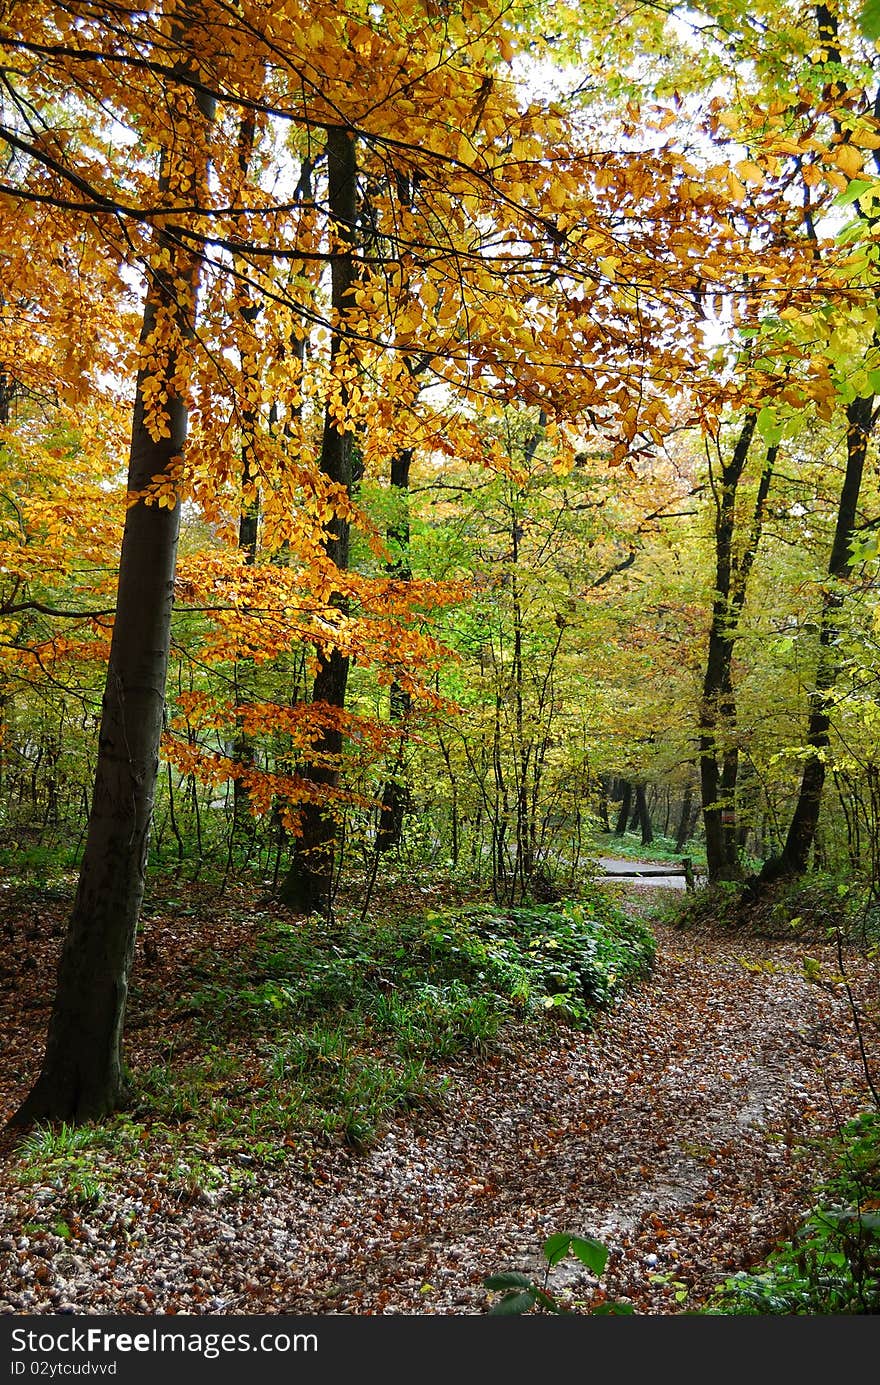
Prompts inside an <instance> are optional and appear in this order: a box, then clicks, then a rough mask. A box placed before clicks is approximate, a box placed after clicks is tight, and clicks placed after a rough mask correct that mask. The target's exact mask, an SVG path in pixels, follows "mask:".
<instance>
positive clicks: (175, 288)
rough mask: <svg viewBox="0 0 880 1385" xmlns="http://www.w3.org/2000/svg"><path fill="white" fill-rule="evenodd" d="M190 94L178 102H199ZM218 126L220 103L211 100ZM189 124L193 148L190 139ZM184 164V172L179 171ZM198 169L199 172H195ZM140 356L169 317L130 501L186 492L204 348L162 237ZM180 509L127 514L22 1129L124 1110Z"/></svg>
mask: <svg viewBox="0 0 880 1385" xmlns="http://www.w3.org/2000/svg"><path fill="white" fill-rule="evenodd" d="M186 91H187V88H185V87H182V88H181V89H180V92H175V95H174V99H175V100H176V101H178V102H180V101H181V100H184V99H189V98H187V97H185V95H181V92H183V93H185V92H186ZM200 105H201V108H202V115H203V116H209V115H210V114H211V111H210V109H209V103H208V102H206V101H201V102H200ZM203 124H204V122H203V121H200V120H199V118H198V116H197V114H196V112H195V108H194V106H193V108H192V112H191V120H190V122H187V121H185V120H184V121H181V127H182V129H181V131H180V133H181V144H180V146H178V149H177V150H176V152H175V154H174V156H172V155H170V154H169V153H167V152H166V154H165V155H164V156H163V168H162V173H161V174H160V180H159V186H160V191H162V192H163V193H164V192H171V193H172V195H176V196H190V197H194V198H195V200H199V198H198V190H199V186H204V179H205V177H206V161H205V158H204V154H203V151H202V149H201V148H200V147H199V146H200V145H201V143H202V140H200V139H199V138H198V136H199V134H200V133H201V134H202V136H203V133H204V132H203V130H202V131H200V129H199V127H200V126H202V125H203ZM187 125H189V126H190V128H191V130H192V134H193V136H194V137H195V138H193V139H184V138H183V133H184V129H185V127H186V126H187ZM178 160H180V161H181V163H182V164H183V166H184V171H183V172H182V173H179V172H178V167H177V166H178ZM187 164H188V168H187ZM155 248H156V252H157V254H156V259H155V262H154V264H153V267H152V269H151V272H150V276H149V286H148V289H147V296H146V301H145V305H144V318H143V325H142V330H141V344H142V345H147V344H148V343H150V341H151V339H152V338H154V336H157V335H158V334H157V333H156V328H157V323H158V322H160V321H161V319H162V318H163V317H164V318H166V319H167V318H170V319H171V320H172V321H173V323H174V328H175V331H176V334H177V336H176V338H172V339H171V341H170V342H169V341H168V337H167V334H166V335H164V336H162V337H160V338H159V340H160V341H162V342H163V343H164V345H163V346H160V347H159V359H158V361H154V362H152V363H150V364H149V365H148V366H145V367H143V368H142V369H141V371H140V373H139V375H138V379H137V386H136V392H135V402H134V412H133V418H132V430H131V446H130V454H129V471H128V490H129V494H133V493H134V494H140V495H143V493H144V492H146V491H147V490H148V489H149V488H150V486H151V484H154V483H155V482H156V481H159V482H160V483H161V482H163V481H165V482H166V483H167V484H168V485H170V486H172V487H174V485H175V472H176V467H177V464H178V463H179V460H180V455H181V452H182V450H183V446H184V442H185V440H186V429H187V405H186V400H185V398H184V397H183V396H181V395H177V394H175V392H174V383H173V382H174V377H175V375H176V373H177V370H178V367H179V364H180V359H181V354H182V350H183V341H184V340H185V339H186V338H189V337H191V336H192V333H193V330H194V326H195V305H196V294H197V288H198V279H199V271H200V265H201V261H200V258H199V257H198V256H197V255H196V254H193V253H191V252H189V251H187V250H184V249H182V248H181V245H180V243H179V242H178V241H176V240H175V239H173V238H172V237H169V236H166V235H164V234H163V233H162V232H160V231H157V232H156V234H155ZM157 376H158V377H159V378H161V380H162V384H163V388H165V389H166V390H167V391H168V402H167V406H166V410H167V412H166V422H167V431H168V432H169V433H170V436H168V437H163V438H160V439H159V440H158V441H157V440H155V439H154V438H153V436H152V435H151V432H150V427H149V422H150V421H151V420H148V418H147V417H146V413H145V398H146V395H145V389H144V386H145V385H146V384H147V382H148V381H150V382H151V383H154V382H155V381H156V379H157ZM179 528H180V503H179V501H175V503H174V504H172V505H171V506H170V507H169V506H160V505H158V504H155V503H153V504H149V505H148V504H146V503H145V502H144V500H143V499H141V500H139V501H138V502H137V503H135V504H133V505H131V506H130V507H129V508H128V510H127V511H126V516H125V525H124V530H123V539H122V551H121V556H120V561H119V579H118V588H117V599H116V618H115V622H114V626H113V636H112V640H111V645H110V657H109V663H108V667H107V679H106V686H105V689H104V698H103V703H102V710H101V726H100V732H99V742H98V744H99V749H98V759H97V765H96V771H95V785H94V791H93V796H92V808H91V813H90V817H89V825H88V832H87V837H86V845H85V850H84V854H83V859H82V864H81V867H80V876H79V885H78V888H77V893H76V899H75V902H74V906H73V913H72V916H71V919H70V923H69V926H68V932H67V937H66V940H65V943H64V948H63V952H62V956H61V961H60V965H59V969H58V982H57V989H56V994H55V1001H54V1006H53V1010H52V1015H51V1019H50V1022H49V1033H48V1039H47V1044H46V1053H45V1057H44V1060H43V1066H42V1070H41V1072H40V1076H39V1077H38V1079H37V1082H36V1085H35V1086H34V1088H33V1090H32V1091H31V1093H30V1095H29V1096H28V1097H27V1098H26V1100H25V1102H24V1103H23V1105H22V1106H21V1107H20V1109H19V1110H18V1112H17V1113H16V1115H15V1116H14V1117H13V1121H14V1123H16V1124H27V1123H29V1122H31V1121H34V1120H41V1119H49V1120H66V1121H84V1120H91V1119H97V1118H98V1117H100V1116H103V1115H105V1114H106V1113H107V1112H109V1111H112V1110H113V1109H114V1108H115V1107H117V1106H118V1105H119V1103H120V1101H121V1099H122V1094H123V1067H122V1028H123V1022H124V1018H125V1005H126V998H127V994H128V977H129V972H130V969H131V963H132V958H133V956H134V944H135V933H136V930H137V923H138V917H139V914H140V907H141V902H142V899H143V893H144V883H145V872H146V861H147V851H148V847H149V838H150V826H151V820H152V811H153V798H154V793H155V785H156V777H157V773H158V766H159V741H160V737H161V733H162V721H163V713H164V707H165V677H166V672H167V667H168V652H169V645H170V632H171V608H172V603H173V585H174V572H175V564H176V553H177V538H178V532H179Z"/></svg>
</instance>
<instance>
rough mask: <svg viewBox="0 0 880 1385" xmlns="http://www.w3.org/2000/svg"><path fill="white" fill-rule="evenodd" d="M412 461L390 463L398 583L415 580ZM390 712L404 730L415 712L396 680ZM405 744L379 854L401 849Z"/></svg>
mask: <svg viewBox="0 0 880 1385" xmlns="http://www.w3.org/2000/svg"><path fill="white" fill-rule="evenodd" d="M412 460H413V450H412V448H410V447H405V448H402V449H401V451H400V452H397V453H395V455H394V457H392V459H391V494H392V498H393V510H392V519H391V523H390V524H389V526H388V539H389V542H390V544H391V546H392V555H393V556H392V560H391V562H390V563H389V564H388V575H389V577H392V578H394V580H395V581H398V582H409V581H411V579H412V568H411V566H410V559H409V538H410V534H409V472H410V467H411V466H412ZM389 710H390V716H391V720H392V722H396V723H397V724H398V725H400V726H401V727H402V728H405V726H406V723H407V720H408V718H409V714H410V712H411V710H412V698H411V697H410V694H409V693H408V692H407V691H406V689H405V688H402V687H401V685H400V684H399V683H398V682H397V681H396V680H395V681H394V682H393V683H392V684H391V697H390V707H389ZM405 744H406V742H405V732H404V734H403V735H402V736H401V742H400V751H399V753H398V755H397V759H396V763H395V766H394V769H393V770H392V772H391V774H390V775H389V777H388V779H387V781H386V784H385V788H384V790H383V792H382V804H381V807H380V809H379V830H378V833H377V835H376V849H377V850H378V851H390V850H391V849H392V847H395V846H399V845H400V841H401V838H402V836H403V824H404V821H405V819H406V810H407V806H408V803H409V791H408V789H407V785H406V781H405V780H404V778H403V774H402V771H403V758H404V753H405Z"/></svg>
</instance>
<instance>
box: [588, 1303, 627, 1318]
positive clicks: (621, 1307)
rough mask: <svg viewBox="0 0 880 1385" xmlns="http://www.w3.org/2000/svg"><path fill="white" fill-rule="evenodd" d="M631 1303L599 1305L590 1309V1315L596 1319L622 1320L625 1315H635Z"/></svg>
mask: <svg viewBox="0 0 880 1385" xmlns="http://www.w3.org/2000/svg"><path fill="white" fill-rule="evenodd" d="M635 1311H636V1310H635V1308H633V1306H632V1304H631V1303H612V1302H608V1303H597V1304H596V1307H595V1308H591V1309H590V1313H591V1314H592V1316H593V1317H596V1318H600V1317H601V1318H608V1317H614V1318H622V1317H623V1316H624V1315H625V1314H630V1313H635Z"/></svg>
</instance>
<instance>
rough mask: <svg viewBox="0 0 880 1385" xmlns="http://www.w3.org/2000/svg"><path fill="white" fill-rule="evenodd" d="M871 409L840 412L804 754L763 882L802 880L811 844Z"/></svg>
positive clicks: (859, 402) (855, 404)
mask: <svg viewBox="0 0 880 1385" xmlns="http://www.w3.org/2000/svg"><path fill="white" fill-rule="evenodd" d="M873 404H874V401H873V399H872V398H871V399H854V400H853V401H852V403H851V404H850V405H848V407H847V411H846V418H847V434H846V441H847V458H846V473H845V475H844V481H843V487H842V489H841V493H840V503H839V505H838V509H837V523H836V526H835V530H834V542H833V544H832V546H831V556H830V558H829V560H828V577H829V582H828V586H827V587H826V590H825V596H824V599H823V603H822V616H821V622H820V627H819V658H818V662H817V665H816V681H815V684H814V687H813V691H812V693H811V694H810V716H809V723H808V726H807V740H806V743H807V746H808V747H809V751H810V753H809V755H808V756H807V758H806V760H805V761H804V768H803V773H802V776H801V785H800V791H799V793H798V798H797V803H796V804H795V809H794V813H793V814H792V818H791V823H790V825H789V829H788V836H787V837H786V839H785V846H784V847H783V849H782V854H781V855H780V856H779V857H778V858H775V859H771V860H770V861H768V862H767V863H766V864H765V866H764V869H763V871H762V872H761V878H763V879H767V878H776V877H777V876H780V875H789V876H791V875H803V873H804V871H805V870H806V869H807V864H808V862H809V859H810V852H811V850H812V848H813V846H814V844H815V841H816V832H817V829H818V826H819V813H820V810H821V806H822V791H823V788H824V786H825V772H826V756H825V751H826V749H827V748H828V746H829V744H830V737H829V734H828V733H829V731H830V728H831V705H832V700H831V696H830V693H831V690H832V688H833V686H834V683H835V681H836V679H837V675H838V672H839V670H840V659H841V655H840V652H839V617H840V610H841V607H842V606H843V600H844V593H843V591H842V589H841V588H842V584H843V582H844V581H845V580H846V578H847V577H848V576H849V544H850V538H851V537H852V533H853V530H854V529H855V527H856V511H857V508H858V503H859V493H860V491H861V485H862V476H863V474H864V470H865V457H866V455H867V451H868V437H869V435H870V431H871V425H872V413H873Z"/></svg>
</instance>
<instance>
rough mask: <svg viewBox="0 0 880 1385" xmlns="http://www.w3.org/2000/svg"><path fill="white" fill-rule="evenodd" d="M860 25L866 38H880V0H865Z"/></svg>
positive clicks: (859, 19)
mask: <svg viewBox="0 0 880 1385" xmlns="http://www.w3.org/2000/svg"><path fill="white" fill-rule="evenodd" d="M858 25H859V28H860V30H861V31H862V33H863V34H864V36H865V38H868V39H871V40H872V41H874V40H876V39H878V38H880V0H865V3H864V4H863V6H862V12H861V14H860V15H859V18H858Z"/></svg>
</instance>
